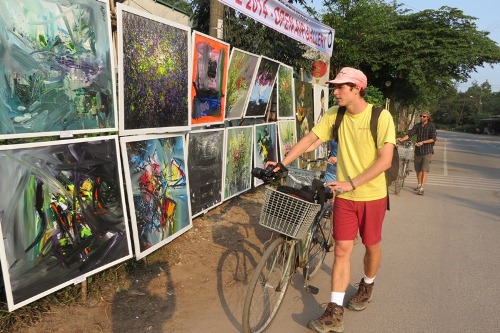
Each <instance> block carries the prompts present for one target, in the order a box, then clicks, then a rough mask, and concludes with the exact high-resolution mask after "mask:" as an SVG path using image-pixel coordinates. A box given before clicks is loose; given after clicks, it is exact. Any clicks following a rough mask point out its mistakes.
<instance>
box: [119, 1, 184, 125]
mask: <svg viewBox="0 0 500 333" xmlns="http://www.w3.org/2000/svg"><path fill="white" fill-rule="evenodd" d="M117 32H118V82H119V90H118V92H119V95H118V96H119V101H120V112H119V113H120V118H119V120H120V121H119V125H120V135H130V134H146V133H162V132H167V131H170V132H171V131H184V130H189V129H190V120H191V117H190V115H189V99H190V97H189V96H190V89H189V87H190V86H191V84H190V81H191V79H190V78H191V75H190V73H191V72H190V65H189V64H190V63H191V61H190V40H191V38H190V37H191V36H190V35H191V33H190V28H189V27H187V26H182V25H180V24H177V23H174V22H171V21H168V20H166V19H163V18H160V17H157V16H154V15H151V14H149V13H147V12H142V11H139V10H137V9H134V8H132V7H128V6H125V5H123V4H121V3H117Z"/></svg>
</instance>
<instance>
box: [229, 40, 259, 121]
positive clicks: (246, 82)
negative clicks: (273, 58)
mask: <svg viewBox="0 0 500 333" xmlns="http://www.w3.org/2000/svg"><path fill="white" fill-rule="evenodd" d="M259 62H260V56H258V55H255V54H253V53H249V52H246V51H243V50H240V49H237V48H233V49H232V51H231V58H230V59H229V69H228V73H227V99H226V102H227V104H226V120H231V119H241V118H242V117H243V113H244V111H245V109H246V107H247V103H248V97H249V94H250V87H251V86H252V83H253V79H254V77H255V73H256V71H257V68H258V66H259Z"/></svg>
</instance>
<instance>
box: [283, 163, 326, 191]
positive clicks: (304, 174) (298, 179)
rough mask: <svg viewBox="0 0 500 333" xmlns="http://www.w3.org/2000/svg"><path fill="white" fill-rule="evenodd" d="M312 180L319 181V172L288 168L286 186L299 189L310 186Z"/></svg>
mask: <svg viewBox="0 0 500 333" xmlns="http://www.w3.org/2000/svg"><path fill="white" fill-rule="evenodd" d="M313 179H321V171H313V170H304V169H297V168H290V167H289V168H288V175H287V177H286V185H287V186H291V187H294V188H298V189H301V188H303V187H304V186H311V184H312V182H313Z"/></svg>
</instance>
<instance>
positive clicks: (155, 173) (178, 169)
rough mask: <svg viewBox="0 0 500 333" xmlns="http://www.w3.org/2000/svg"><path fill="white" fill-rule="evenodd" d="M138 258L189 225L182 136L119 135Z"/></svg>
mask: <svg viewBox="0 0 500 333" xmlns="http://www.w3.org/2000/svg"><path fill="white" fill-rule="evenodd" d="M120 144H121V149H122V155H123V156H124V160H125V162H124V173H125V181H126V184H127V195H128V203H129V208H130V215H131V221H132V232H133V236H134V246H135V255H136V258H137V260H139V259H141V258H143V257H145V256H146V255H148V254H149V253H151V252H153V251H155V250H157V249H158V248H160V247H161V246H163V245H165V244H167V243H168V242H170V241H171V240H173V239H175V238H177V237H178V236H180V235H181V234H183V233H184V232H186V231H188V230H189V229H191V227H192V222H191V209H190V206H189V187H188V183H187V170H186V163H185V161H186V149H185V143H184V136H183V135H156V136H153V135H151V136H147V135H137V136H129V137H122V138H120Z"/></svg>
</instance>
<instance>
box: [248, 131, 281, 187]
mask: <svg viewBox="0 0 500 333" xmlns="http://www.w3.org/2000/svg"><path fill="white" fill-rule="evenodd" d="M253 138H254V153H253V156H254V163H253V166H254V168H264V165H265V164H266V162H267V161H273V162H276V161H278V137H277V133H276V123H266V124H258V125H255V126H254V136H253ZM263 183H264V182H263V181H262V180H261V179H258V178H254V186H259V185H261V184H263Z"/></svg>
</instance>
